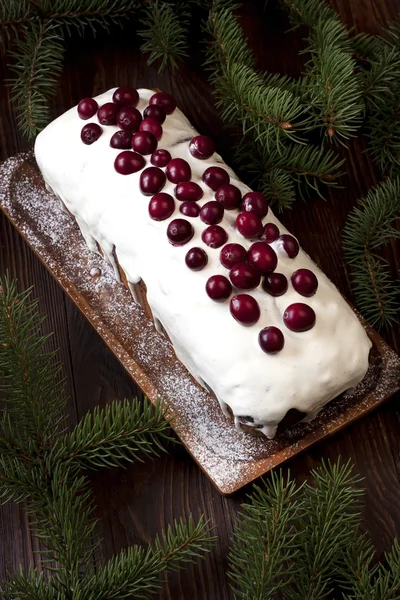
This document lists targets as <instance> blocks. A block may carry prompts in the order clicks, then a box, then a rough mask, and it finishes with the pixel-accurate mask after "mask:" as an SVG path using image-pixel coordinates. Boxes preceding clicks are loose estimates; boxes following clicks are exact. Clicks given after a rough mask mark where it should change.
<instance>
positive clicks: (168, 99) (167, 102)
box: [150, 92, 176, 115]
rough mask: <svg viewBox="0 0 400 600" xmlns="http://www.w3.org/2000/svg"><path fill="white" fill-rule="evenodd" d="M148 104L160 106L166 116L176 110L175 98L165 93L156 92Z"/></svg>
mask: <svg viewBox="0 0 400 600" xmlns="http://www.w3.org/2000/svg"><path fill="white" fill-rule="evenodd" d="M150 104H156V105H157V106H161V108H163V109H164V110H165V112H166V113H167V115H170V114H171V113H173V112H174V110H175V109H176V101H175V98H174V97H173V96H172V95H171V94H167V92H157V94H154V95H153V96H152V97H151V98H150Z"/></svg>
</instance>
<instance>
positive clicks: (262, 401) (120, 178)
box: [35, 88, 371, 438]
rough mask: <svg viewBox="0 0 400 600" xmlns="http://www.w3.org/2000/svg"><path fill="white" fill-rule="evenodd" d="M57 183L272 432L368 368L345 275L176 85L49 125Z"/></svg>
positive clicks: (93, 233)
mask: <svg viewBox="0 0 400 600" xmlns="http://www.w3.org/2000/svg"><path fill="white" fill-rule="evenodd" d="M35 154H36V160H37V163H38V165H39V168H40V170H41V172H42V175H43V177H44V180H45V182H46V184H47V186H48V187H49V188H50V189H52V190H53V191H54V193H55V194H56V195H57V196H58V197H59V198H60V200H61V202H62V203H63V205H64V206H65V208H66V209H67V210H68V211H69V212H70V213H71V214H72V215H73V217H74V218H75V219H76V221H77V223H78V225H79V227H80V229H81V232H82V235H83V236H84V238H85V240H86V242H87V244H88V246H89V248H90V249H91V250H93V251H95V252H96V251H97V252H99V251H101V253H102V254H103V256H104V257H105V258H107V259H108V260H109V261H110V262H111V263H112V264H113V266H114V269H115V274H116V277H118V278H121V279H122V280H123V281H124V283H125V284H126V285H128V286H129V288H130V289H131V291H132V293H133V296H134V299H135V301H137V302H138V301H139V302H140V303H141V304H142V306H143V307H144V308H145V310H146V312H147V314H148V315H149V316H151V317H152V318H153V319H154V321H155V324H156V326H157V327H158V329H159V330H161V329H162V330H164V331H165V333H166V335H167V336H168V338H169V339H170V341H171V343H172V344H173V347H174V350H175V352H176V355H177V357H178V358H179V360H181V362H182V363H183V364H184V365H185V366H186V368H187V369H188V370H189V371H190V373H191V374H192V375H193V377H194V378H195V379H196V380H197V381H198V382H199V384H200V385H202V386H204V387H207V388H208V389H209V390H211V391H212V392H213V393H214V394H215V396H216V397H217V399H218V401H219V403H220V405H221V408H222V410H223V411H224V412H225V413H226V414H227V415H231V414H233V416H234V419H235V424H236V426H238V427H241V426H242V425H243V426H245V428H246V430H247V429H248V428H256V429H257V430H260V431H262V432H263V433H264V434H265V435H266V436H267V437H269V438H272V437H274V435H275V433H276V429H277V426H278V425H279V423H280V422H281V421H282V420H283V419H284V417H285V415H286V414H287V413H288V411H290V410H291V409H296V410H297V411H299V412H300V413H303V414H304V415H305V416H304V419H305V420H311V419H313V418H314V417H315V416H316V415H317V414H318V412H319V411H320V410H321V408H322V407H323V406H324V405H325V404H326V403H327V402H329V401H330V400H332V399H333V398H335V397H336V396H338V395H339V394H341V393H342V392H344V391H345V390H347V389H349V388H352V387H355V386H356V385H357V384H358V383H359V382H360V381H361V380H362V379H363V377H364V376H365V374H366V372H367V369H368V357H369V351H370V348H371V342H370V340H369V338H368V337H367V335H366V333H365V331H364V328H363V327H362V325H361V323H360V322H359V320H358V319H357V317H356V315H355V314H354V312H353V311H352V309H351V308H350V307H349V305H348V304H347V302H346V301H345V300H344V299H343V298H342V296H341V295H340V293H339V292H338V291H337V289H336V288H335V286H334V285H333V284H332V283H331V282H330V281H329V280H328V278H327V277H326V276H325V275H324V274H323V273H322V272H321V271H320V270H319V269H318V267H317V266H316V265H315V264H314V263H313V262H312V260H311V259H310V258H309V257H308V256H307V255H306V254H305V253H304V252H303V251H302V250H301V249H299V246H298V243H297V241H296V240H295V238H294V237H293V236H291V235H290V234H289V232H288V231H287V230H286V229H285V227H284V226H283V225H282V224H281V223H280V222H279V221H278V219H277V218H276V217H275V216H274V214H273V212H272V210H271V209H270V208H269V207H268V205H267V202H266V199H265V198H264V197H263V196H262V195H261V194H258V193H254V192H251V190H250V189H249V188H248V187H247V186H245V185H244V184H243V183H242V182H241V181H239V180H238V179H237V177H236V175H235V174H234V173H233V171H232V170H231V169H230V168H229V167H228V166H227V165H225V163H224V162H223V160H222V159H221V157H220V156H219V155H218V154H216V153H215V152H214V145H213V142H212V141H211V140H210V139H209V138H207V137H206V136H199V134H198V133H197V132H196V130H195V129H194V128H193V127H192V126H191V124H190V123H189V121H188V120H187V119H186V117H185V116H184V115H183V113H182V112H181V111H180V110H179V109H177V108H176V105H175V102H174V99H173V98H172V96H170V95H169V94H164V93H154V91H151V90H145V89H142V90H138V91H136V90H133V89H132V88H118V89H113V90H110V91H108V92H106V93H104V94H102V95H100V96H98V97H97V98H95V99H85V100H83V101H82V102H81V103H80V104H79V105H78V107H74V108H72V109H71V110H69V111H67V112H66V113H65V114H64V115H62V116H60V117H59V118H57V119H56V120H55V121H53V122H52V123H50V125H48V126H47V127H46V128H45V129H44V131H42V132H41V133H40V134H39V136H38V137H37V140H36V144H35Z"/></svg>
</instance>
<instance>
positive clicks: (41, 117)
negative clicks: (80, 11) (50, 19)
mask: <svg viewBox="0 0 400 600" xmlns="http://www.w3.org/2000/svg"><path fill="white" fill-rule="evenodd" d="M10 54H11V56H12V57H13V58H14V63H13V64H12V67H11V69H12V72H13V73H14V77H13V78H12V79H11V80H10V82H9V83H10V85H11V93H12V96H13V99H14V104H15V109H16V113H17V121H18V124H19V126H20V128H21V131H22V133H23V134H24V135H26V136H27V137H30V138H33V137H35V136H36V135H37V134H38V133H39V131H40V130H41V129H42V128H43V127H44V126H45V125H46V124H47V122H48V112H49V100H50V99H51V98H52V97H53V96H54V95H55V93H56V91H57V87H56V83H57V80H58V77H59V75H60V73H61V71H62V67H63V59H64V46H63V35H62V32H61V30H60V28H58V27H55V26H52V25H45V24H43V23H40V24H39V25H36V26H35V27H33V28H32V29H31V30H30V31H28V32H26V34H25V36H24V37H22V38H21V39H18V40H17V41H16V43H15V50H14V51H13V52H11V53H10Z"/></svg>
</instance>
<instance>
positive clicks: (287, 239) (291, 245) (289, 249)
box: [278, 233, 300, 258]
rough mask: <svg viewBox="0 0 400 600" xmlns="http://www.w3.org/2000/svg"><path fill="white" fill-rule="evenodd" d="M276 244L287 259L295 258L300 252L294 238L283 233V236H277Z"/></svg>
mask: <svg viewBox="0 0 400 600" xmlns="http://www.w3.org/2000/svg"><path fill="white" fill-rule="evenodd" d="M278 242H280V246H282V247H283V249H284V250H285V252H286V254H287V255H288V257H289V258H296V256H297V255H298V253H299V250H300V246H299V242H298V241H297V240H296V238H294V237H293V236H292V235H289V234H287V233H284V234H283V235H281V236H279V238H278Z"/></svg>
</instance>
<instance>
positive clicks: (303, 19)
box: [285, 0, 364, 144]
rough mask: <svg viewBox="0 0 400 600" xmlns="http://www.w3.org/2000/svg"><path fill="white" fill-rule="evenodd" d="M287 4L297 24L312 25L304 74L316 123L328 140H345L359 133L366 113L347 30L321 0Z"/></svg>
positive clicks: (290, 14)
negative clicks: (309, 56)
mask: <svg viewBox="0 0 400 600" xmlns="http://www.w3.org/2000/svg"><path fill="white" fill-rule="evenodd" d="M285 5H286V7H287V8H288V10H289V17H290V19H291V21H292V23H293V25H294V26H298V25H300V24H304V25H308V27H309V28H310V34H309V39H308V47H307V49H306V50H305V52H307V53H310V54H311V59H310V60H309V62H308V63H307V65H306V73H305V75H306V78H307V84H308V85H307V89H308V94H309V101H310V105H311V112H312V114H313V116H314V126H315V127H317V128H320V129H322V131H323V133H324V135H325V136H326V137H327V139H328V141H330V142H335V143H340V144H343V143H344V142H345V141H346V140H348V139H349V138H351V137H354V136H355V135H356V134H357V131H358V129H359V127H360V125H361V123H362V118H363V113H364V105H363V102H362V98H361V88H360V85H359V82H358V80H357V77H356V62H355V60H354V58H353V56H352V46H351V42H350V38H349V33H348V30H347V29H346V27H345V26H344V25H343V23H341V21H340V20H339V17H338V15H337V14H336V13H335V12H334V11H333V10H332V9H331V8H330V7H328V6H326V5H325V4H324V3H321V2H320V1H319V0H295V1H294V2H291V1H289V0H285Z"/></svg>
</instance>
